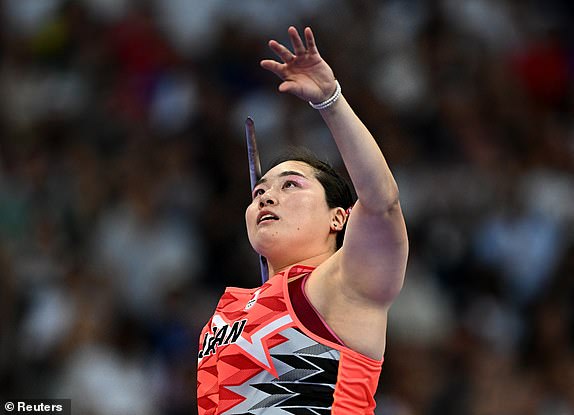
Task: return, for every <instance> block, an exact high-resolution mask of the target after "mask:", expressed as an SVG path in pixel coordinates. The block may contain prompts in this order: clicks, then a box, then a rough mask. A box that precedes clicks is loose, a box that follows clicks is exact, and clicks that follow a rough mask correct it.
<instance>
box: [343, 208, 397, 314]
mask: <svg viewBox="0 0 574 415" xmlns="http://www.w3.org/2000/svg"><path fill="white" fill-rule="evenodd" d="M407 256H408V239H407V231H406V225H405V221H404V218H403V214H402V211H401V206H400V204H399V203H398V202H397V203H396V204H394V205H392V206H391V207H390V208H389V209H386V210H383V211H379V212H372V211H370V210H368V209H366V208H365V207H364V206H363V205H362V204H361V201H360V200H359V201H357V203H356V204H355V206H354V207H353V210H352V212H351V215H350V216H349V223H348V224H347V230H346V233H345V239H344V242H343V246H342V247H341V252H340V256H339V261H340V264H339V265H340V270H341V278H340V280H339V282H340V284H342V285H343V287H341V288H342V289H344V290H345V291H347V292H349V294H351V293H352V295H358V296H360V297H364V298H365V299H366V300H369V301H373V302H376V303H379V304H381V305H389V304H390V303H391V302H392V301H393V299H394V298H395V297H396V296H397V295H398V293H399V291H400V289H401V287H402V285H403V280H404V275H405V269H406V263H407Z"/></svg>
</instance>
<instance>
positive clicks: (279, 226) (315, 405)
mask: <svg viewBox="0 0 574 415" xmlns="http://www.w3.org/2000/svg"><path fill="white" fill-rule="evenodd" d="M288 32H289V37H290V40H291V43H292V46H293V52H291V51H290V50H289V49H288V48H286V47H285V46H283V45H281V44H280V43H278V42H276V41H274V40H271V41H270V42H269V46H270V48H271V49H272V50H273V51H274V52H275V53H276V54H277V55H278V56H279V58H280V59H281V61H282V62H276V61H272V60H263V61H262V62H261V66H262V67H263V68H264V69H267V70H269V71H271V72H273V73H275V74H276V75H277V76H278V77H279V78H280V79H281V80H282V81H283V82H282V83H281V84H280V85H279V91H280V92H287V93H291V94H294V95H296V96H297V97H299V98H301V99H302V100H304V101H308V102H309V103H310V104H311V106H313V107H314V108H317V109H318V110H319V111H320V113H321V116H322V117H323V119H324V121H325V123H326V124H327V127H328V128H329V130H330V131H331V133H332V135H333V138H334V140H335V142H336V144H337V147H338V149H339V151H340V152H341V156H342V158H343V161H344V163H345V166H346V168H347V170H348V172H349V175H350V177H351V180H352V182H353V185H354V187H355V189H356V193H357V196H358V201H357V202H356V203H355V205H354V206H353V209H352V214H349V210H348V208H349V207H350V206H341V205H338V204H337V202H336V201H338V200H344V199H345V196H344V195H343V197H342V199H341V197H333V194H335V193H337V192H339V191H340V186H339V185H338V184H340V178H338V177H337V176H336V175H335V173H334V172H333V171H332V169H330V168H329V167H328V166H326V165H325V164H324V163H321V162H318V161H316V160H313V159H312V158H309V157H307V156H305V157H299V156H298V157H295V158H293V159H288V160H286V161H283V162H279V163H278V164H276V165H275V166H274V167H272V168H271V169H270V170H269V171H267V172H266V174H265V175H264V176H263V177H262V179H261V180H260V181H259V183H258V184H257V186H256V187H255V189H254V192H253V201H252V203H251V204H250V205H249V206H248V207H247V210H246V213H245V218H246V222H247V231H248V236H249V241H250V242H251V244H252V246H253V247H254V249H255V250H256V251H257V252H258V253H259V254H261V255H263V256H264V257H265V258H266V259H267V262H268V265H269V275H272V277H271V278H270V279H269V281H268V282H266V283H265V284H263V285H262V286H261V287H259V288H257V289H249V290H248V289H238V288H228V289H227V290H226V292H225V294H224V295H223V296H222V298H221V300H220V302H219V304H218V306H217V308H216V311H215V314H214V315H213V317H212V318H211V320H210V321H209V322H208V324H207V325H206V326H205V328H204V330H203V332H202V335H201V338H200V352H199V364H198V407H199V413H200V415H203V414H262V413H265V414H330V413H332V414H372V413H373V410H374V407H375V402H374V399H373V395H374V393H375V391H376V387H377V382H378V378H379V374H380V371H381V365H382V360H383V354H384V350H385V336H386V326H387V312H388V309H389V306H390V304H391V302H392V301H393V299H394V298H395V297H396V296H397V294H398V293H399V291H400V289H401V287H402V284H403V278H404V274H405V268H406V262H407V252H408V243H407V235H406V228H405V223H404V219H403V215H402V213H401V208H400V204H399V193H398V189H397V185H396V183H395V180H394V179H393V176H392V174H391V172H390V170H389V168H388V166H387V163H386V162H385V159H384V157H383V155H382V153H381V150H380V149H379V147H378V146H377V144H376V142H375V140H374V139H373V137H372V135H371V134H370V133H369V131H368V130H367V128H366V127H365V126H364V125H363V123H362V122H361V121H360V120H359V119H358V118H357V116H356V115H355V113H354V112H353V110H352V109H351V107H350V106H349V104H348V103H347V101H346V100H345V98H344V97H343V96H342V94H341V90H340V87H339V84H338V82H337V81H336V79H335V76H334V74H333V71H332V70H331V68H330V67H329V66H328V65H327V63H326V62H325V61H324V60H323V59H322V58H321V56H320V55H319V52H318V50H317V47H316V45H315V40H314V37H313V33H312V31H311V29H310V28H306V29H305V31H304V37H305V44H304V43H303V41H302V39H301V37H300V36H299V34H298V32H297V30H296V29H295V28H294V27H290V28H289V30H288ZM329 183H330V184H329ZM333 183H334V184H335V185H334V186H332V184H333ZM342 193H346V192H345V191H343V192H342ZM334 201H335V202H334ZM347 221H348V225H347V226H346V234H345V239H344V241H343V243H342V246H341V247H340V249H339V245H338V244H337V238H338V235H340V233H341V232H342V231H343V229H344V227H345V225H346V224H347ZM339 239H340V238H339Z"/></svg>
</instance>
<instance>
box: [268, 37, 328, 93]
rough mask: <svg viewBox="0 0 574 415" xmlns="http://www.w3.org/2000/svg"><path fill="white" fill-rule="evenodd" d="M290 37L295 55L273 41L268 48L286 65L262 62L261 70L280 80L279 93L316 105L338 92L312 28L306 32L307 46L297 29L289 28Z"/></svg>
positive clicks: (269, 61) (272, 61)
mask: <svg viewBox="0 0 574 415" xmlns="http://www.w3.org/2000/svg"><path fill="white" fill-rule="evenodd" d="M288 33H289V38H290V39H291V45H292V46H293V50H294V52H295V53H293V52H291V51H290V50H289V49H288V48H286V47H285V46H283V45H282V44H281V43H279V42H277V41H275V40H270V41H269V47H270V48H271V49H272V50H273V52H275V54H277V56H278V57H279V58H281V60H282V61H283V63H279V62H276V61H274V60H267V59H266V60H263V61H261V67H263V68H264V69H267V70H269V71H271V72H273V73H274V74H275V75H277V76H278V77H279V78H281V80H282V81H283V82H282V83H281V85H279V91H280V92H288V93H290V94H293V95H295V96H297V97H299V98H301V99H303V100H305V101H311V102H313V103H319V102H323V101H325V100H326V99H328V98H329V97H331V96H332V95H333V93H334V92H335V89H336V83H335V75H334V74H333V71H332V70H331V68H330V67H329V65H327V62H325V61H324V60H323V58H322V57H321V55H319V51H318V50H317V46H316V45H315V38H314V37H313V32H312V31H311V28H309V27H306V28H305V32H304V34H305V43H306V45H304V44H303V41H302V40H301V37H300V36H299V32H297V29H296V28H295V27H293V26H291V27H289V29H288Z"/></svg>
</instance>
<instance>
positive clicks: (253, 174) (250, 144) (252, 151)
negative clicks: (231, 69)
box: [245, 117, 269, 283]
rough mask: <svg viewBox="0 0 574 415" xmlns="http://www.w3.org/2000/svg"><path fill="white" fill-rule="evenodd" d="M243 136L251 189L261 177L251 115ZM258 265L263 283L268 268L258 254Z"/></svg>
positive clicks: (247, 120) (263, 258) (246, 122)
mask: <svg viewBox="0 0 574 415" xmlns="http://www.w3.org/2000/svg"><path fill="white" fill-rule="evenodd" d="M245 138H246V139H247V158H248V160H249V180H250V182H251V191H252V192H253V189H254V188H255V185H256V184H257V181H258V180H259V179H260V178H261V161H260V160H259V150H257V140H255V123H254V122H253V119H252V118H251V117H247V119H246V120H245ZM259 266H260V267H261V281H262V282H263V283H265V281H267V280H268V279H269V269H268V267H267V260H266V259H265V257H263V256H261V255H259Z"/></svg>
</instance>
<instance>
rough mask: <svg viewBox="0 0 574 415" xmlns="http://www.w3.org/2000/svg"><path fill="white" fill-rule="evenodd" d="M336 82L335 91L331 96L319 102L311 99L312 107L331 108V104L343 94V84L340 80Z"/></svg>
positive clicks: (317, 108) (318, 108) (319, 108)
mask: <svg viewBox="0 0 574 415" xmlns="http://www.w3.org/2000/svg"><path fill="white" fill-rule="evenodd" d="M335 84H336V88H335V92H334V93H333V95H332V96H331V98H327V99H326V100H325V101H323V102H319V103H318V104H313V103H312V102H311V101H309V105H311V107H313V108H314V109H316V110H324V109H325V108H329V107H330V106H331V105H333V104H334V103H335V102H336V101H337V100H338V99H339V97H340V96H341V85H340V84H339V81H335Z"/></svg>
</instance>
